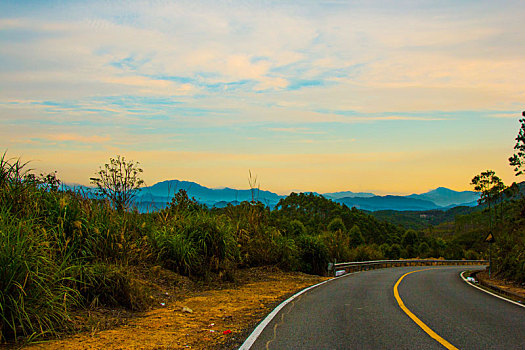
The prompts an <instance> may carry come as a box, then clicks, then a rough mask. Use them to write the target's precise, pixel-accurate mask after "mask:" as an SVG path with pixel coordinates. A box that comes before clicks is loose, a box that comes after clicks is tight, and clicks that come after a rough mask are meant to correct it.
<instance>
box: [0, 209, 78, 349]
mask: <svg viewBox="0 0 525 350" xmlns="http://www.w3.org/2000/svg"><path fill="white" fill-rule="evenodd" d="M48 242H49V240H48V237H46V233H45V231H43V230H41V229H39V228H38V227H36V226H35V225H34V224H33V222H31V221H21V220H17V219H16V218H14V217H13V216H12V215H11V214H10V213H8V212H7V211H6V210H5V209H3V210H2V211H0V341H3V340H5V339H10V338H13V339H15V340H16V339H18V338H19V337H20V336H25V337H29V338H35V337H39V336H43V335H46V334H49V333H51V334H52V333H54V332H55V330H56V328H57V326H62V325H64V324H66V323H67V322H66V321H67V320H68V308H69V307H71V306H74V305H75V304H77V303H78V293H77V292H76V291H75V290H74V289H72V288H70V287H68V286H67V285H68V282H70V277H69V276H68V272H69V271H68V270H69V269H70V267H69V266H68V265H67V259H64V258H63V259H58V260H57V259H55V256H54V254H53V251H52V249H51V248H50V245H49V244H46V243H48Z"/></svg>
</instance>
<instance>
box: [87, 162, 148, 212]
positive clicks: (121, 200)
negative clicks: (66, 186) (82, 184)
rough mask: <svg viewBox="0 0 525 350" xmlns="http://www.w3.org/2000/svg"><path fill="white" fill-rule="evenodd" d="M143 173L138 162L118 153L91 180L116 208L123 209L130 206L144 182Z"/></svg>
mask: <svg viewBox="0 0 525 350" xmlns="http://www.w3.org/2000/svg"><path fill="white" fill-rule="evenodd" d="M141 173H142V169H141V168H139V163H138V162H136V163H135V162H133V161H126V159H125V158H124V157H121V156H120V155H118V156H117V158H110V159H109V163H106V164H105V165H104V167H100V169H99V171H98V172H97V177H92V178H91V179H90V180H91V183H92V184H94V185H95V186H97V190H98V193H99V194H101V195H102V196H104V197H107V198H108V199H109V200H110V201H111V203H112V204H113V207H114V208H115V209H117V210H118V211H123V210H125V209H127V208H129V206H130V204H131V202H132V200H133V198H134V197H135V195H136V192H137V190H138V189H139V188H140V186H142V184H144V181H143V180H142V179H141V178H140V174H141Z"/></svg>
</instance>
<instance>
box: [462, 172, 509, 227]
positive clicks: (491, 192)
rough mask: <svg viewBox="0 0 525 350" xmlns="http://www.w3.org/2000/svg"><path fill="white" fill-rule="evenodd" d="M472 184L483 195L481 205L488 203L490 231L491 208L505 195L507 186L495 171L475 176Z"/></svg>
mask: <svg viewBox="0 0 525 350" xmlns="http://www.w3.org/2000/svg"><path fill="white" fill-rule="evenodd" d="M470 184H471V185H473V186H474V190H475V191H477V192H480V194H481V197H480V199H479V203H480V204H482V203H487V204H488V206H489V225H490V230H492V212H491V206H492V203H494V202H495V201H496V200H497V199H498V198H500V197H501V195H502V194H503V191H504V190H505V188H506V187H505V184H504V183H503V181H502V180H501V179H500V178H499V177H498V176H497V175H496V173H495V172H494V170H487V171H484V172H482V173H481V174H479V175H476V176H474V177H473V178H472V181H471V183H470Z"/></svg>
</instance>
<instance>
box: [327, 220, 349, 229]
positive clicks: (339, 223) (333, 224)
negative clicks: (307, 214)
mask: <svg viewBox="0 0 525 350" xmlns="http://www.w3.org/2000/svg"><path fill="white" fill-rule="evenodd" d="M328 231H330V232H336V231H341V232H346V227H345V224H344V223H343V220H342V219H341V218H334V219H332V221H330V223H329V224H328Z"/></svg>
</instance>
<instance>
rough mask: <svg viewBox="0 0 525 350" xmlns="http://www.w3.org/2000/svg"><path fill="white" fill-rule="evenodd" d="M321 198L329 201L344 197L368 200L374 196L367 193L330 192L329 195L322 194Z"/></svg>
mask: <svg viewBox="0 0 525 350" xmlns="http://www.w3.org/2000/svg"><path fill="white" fill-rule="evenodd" d="M323 196H325V197H326V198H329V199H340V198H345V197H350V198H354V197H362V198H370V197H374V196H375V194H373V193H368V192H352V191H342V192H331V193H323Z"/></svg>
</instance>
